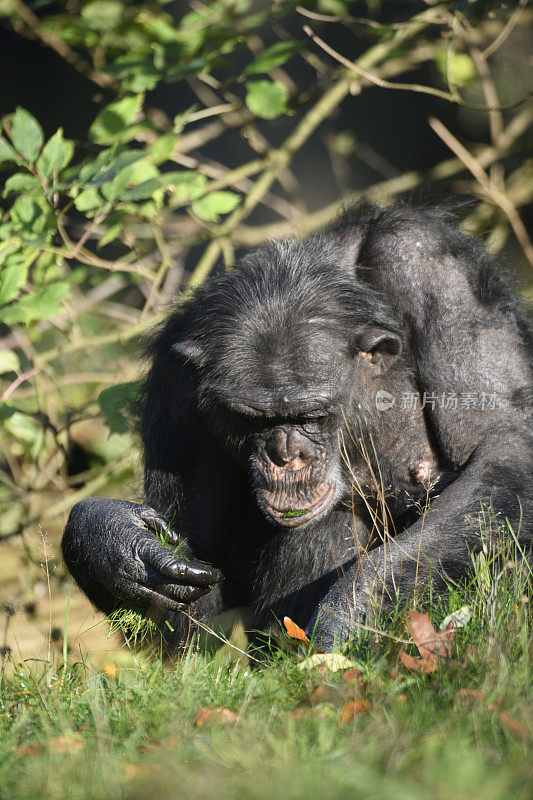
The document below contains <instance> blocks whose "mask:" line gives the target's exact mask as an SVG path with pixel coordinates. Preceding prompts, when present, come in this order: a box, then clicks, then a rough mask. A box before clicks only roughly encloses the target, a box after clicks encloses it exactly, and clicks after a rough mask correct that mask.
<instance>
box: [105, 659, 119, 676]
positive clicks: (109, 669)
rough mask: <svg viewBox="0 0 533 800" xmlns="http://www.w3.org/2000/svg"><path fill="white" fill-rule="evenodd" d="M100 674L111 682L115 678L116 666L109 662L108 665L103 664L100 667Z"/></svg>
mask: <svg viewBox="0 0 533 800" xmlns="http://www.w3.org/2000/svg"><path fill="white" fill-rule="evenodd" d="M102 672H103V673H104V675H105V676H106V678H109V679H110V680H113V679H114V678H116V677H117V665H116V664H115V662H114V661H109V663H107V664H104V666H103V667H102Z"/></svg>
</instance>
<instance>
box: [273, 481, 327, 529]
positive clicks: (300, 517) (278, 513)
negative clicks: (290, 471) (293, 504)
mask: <svg viewBox="0 0 533 800" xmlns="http://www.w3.org/2000/svg"><path fill="white" fill-rule="evenodd" d="M335 488H336V484H334V483H332V484H330V485H329V486H328V488H327V489H326V491H325V493H324V494H323V495H322V497H321V498H320V499H319V500H317V501H316V503H313V505H311V506H309V507H308V508H298V509H296V508H274V507H273V506H271V505H268V504H265V506H264V509H265V512H266V513H267V514H268V516H269V517H272V519H273V520H274V521H275V522H276V523H277V524H278V525H283V526H284V527H285V528H297V527H299V526H300V525H305V524H306V523H308V522H310V521H311V520H312V519H315V517H318V516H319V514H321V513H322V512H323V511H325V510H326V508H327V507H328V506H329V504H330V503H331V501H332V500H333V498H334V496H335Z"/></svg>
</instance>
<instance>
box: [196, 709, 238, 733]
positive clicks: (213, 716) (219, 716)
mask: <svg viewBox="0 0 533 800" xmlns="http://www.w3.org/2000/svg"><path fill="white" fill-rule="evenodd" d="M241 722H242V717H241V715H240V714H237V713H236V712H235V711H232V710H231V709H230V708H226V707H225V706H204V707H203V708H199V709H198V712H197V714H196V716H195V718H194V724H195V725H196V727H197V728H202V727H203V726H204V725H227V726H232V725H239V724H240V723H241Z"/></svg>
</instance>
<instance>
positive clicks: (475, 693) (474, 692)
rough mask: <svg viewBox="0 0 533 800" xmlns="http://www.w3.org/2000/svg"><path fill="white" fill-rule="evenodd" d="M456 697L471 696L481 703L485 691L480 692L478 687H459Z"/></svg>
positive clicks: (484, 697) (483, 699)
mask: <svg viewBox="0 0 533 800" xmlns="http://www.w3.org/2000/svg"><path fill="white" fill-rule="evenodd" d="M457 697H472V698H473V699H474V700H477V701H478V702H479V703H483V702H484V701H485V700H486V699H487V696H486V694H485V692H482V691H481V690H480V689H459V691H458V692H457Z"/></svg>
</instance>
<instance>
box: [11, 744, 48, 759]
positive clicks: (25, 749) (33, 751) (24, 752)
mask: <svg viewBox="0 0 533 800" xmlns="http://www.w3.org/2000/svg"><path fill="white" fill-rule="evenodd" d="M43 750H44V745H43V744H41V742H30V743H29V744H21V745H20V747H18V748H17V753H18V754H19V756H38V755H40V754H41V753H42V752H43Z"/></svg>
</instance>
